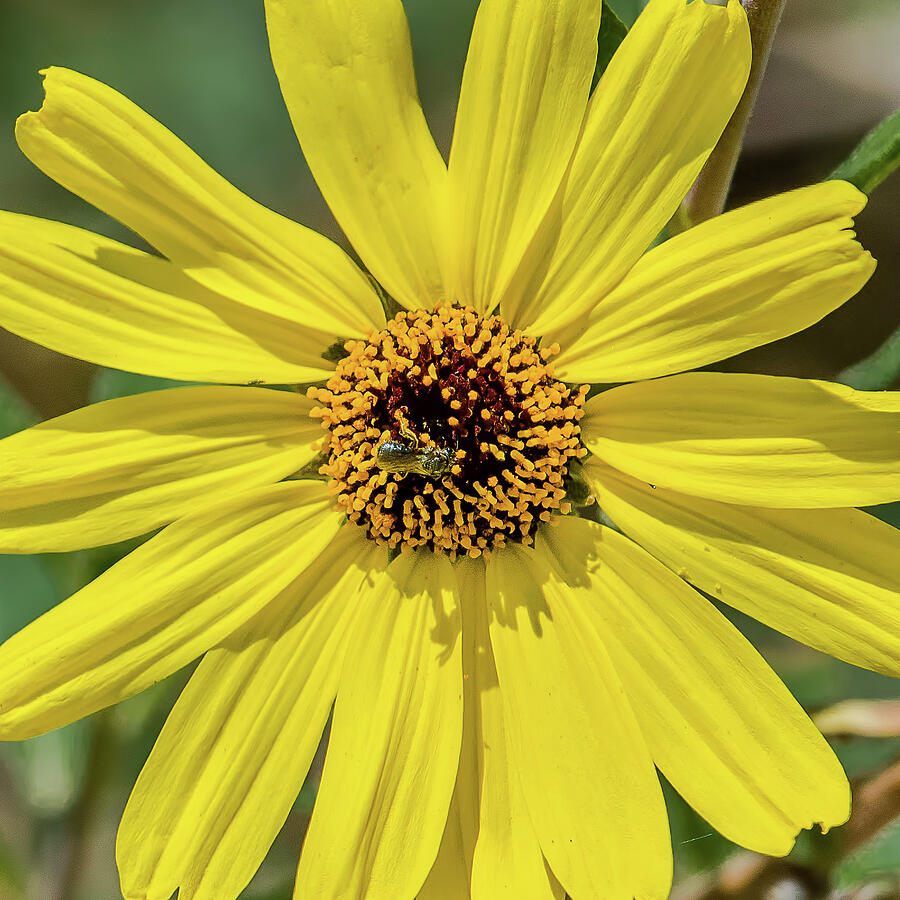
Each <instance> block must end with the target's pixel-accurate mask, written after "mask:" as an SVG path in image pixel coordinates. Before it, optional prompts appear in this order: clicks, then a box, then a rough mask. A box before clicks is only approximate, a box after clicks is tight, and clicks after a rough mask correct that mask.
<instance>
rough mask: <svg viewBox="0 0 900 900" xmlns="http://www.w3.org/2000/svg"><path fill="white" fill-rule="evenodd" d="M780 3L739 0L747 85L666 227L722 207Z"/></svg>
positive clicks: (701, 218)
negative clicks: (747, 51)
mask: <svg viewBox="0 0 900 900" xmlns="http://www.w3.org/2000/svg"><path fill="white" fill-rule="evenodd" d="M784 3H785V0H742V5H743V6H744V9H745V10H746V11H747V19H748V21H749V23H750V43H751V47H752V49H753V57H752V62H751V64H750V75H749V77H748V78H747V86H746V87H745V88H744V93H743V95H742V96H741V100H740V102H739V103H738V105H737V109H735V111H734V115H733V116H732V117H731V120H730V121H729V122H728V125H727V126H726V128H725V131H724V132H722V136H721V137H720V138H719V142H718V143H717V144H716V147H715V149H714V150H713V152H712V153H711V154H710V157H709V159H708V160H707V162H706V165H705V166H704V167H703V171H702V172H701V173H700V175H699V177H698V178H697V180H696V181H695V182H694V186H693V187H692V188H691V190H690V191H689V192H688V195H687V197H686V198H685V200H684V203H682V205H681V208H680V209H679V210H678V212H677V213H676V215H675V216H674V218H673V220H672V222H671V223H670V225H669V227H670V229H671V230H672V231H673V232H679V231H685V230H686V229H688V228H690V227H691V226H692V225H697V224H699V223H700V222H705V221H706V220H707V219H711V218H713V216H717V215H719V213H721V212H722V211H723V210H724V209H725V201H726V199H727V198H728V191H729V189H730V187H731V180H732V178H733V177H734V170H735V168H736V167H737V160H738V156H739V155H740V152H741V146H742V144H743V142H744V135H745V134H746V132H747V125H748V124H749V123H750V116H751V115H752V113H753V107H754V106H755V104H756V98H757V95H758V94H759V86H760V84H761V83H762V77H763V73H764V72H765V71H766V66H767V64H768V62H769V54H770V52H771V50H772V41H773V39H774V38H775V31H776V29H777V28H778V23H779V22H780V21H781V14H782V12H783V11H784Z"/></svg>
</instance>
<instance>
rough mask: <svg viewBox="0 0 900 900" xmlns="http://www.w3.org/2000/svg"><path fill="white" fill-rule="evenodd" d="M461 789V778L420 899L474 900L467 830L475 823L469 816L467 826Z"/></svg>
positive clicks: (419, 895)
mask: <svg viewBox="0 0 900 900" xmlns="http://www.w3.org/2000/svg"><path fill="white" fill-rule="evenodd" d="M463 741H464V742H465V737H463ZM460 789H461V788H460V782H459V777H458V776H457V782H456V789H455V790H454V793H453V799H452V801H451V802H450V812H449V813H448V814H447V824H446V826H445V827H444V836H443V837H442V838H441V846H440V847H439V848H438V854H437V859H435V861H434V865H433V866H432V867H431V871H430V872H429V873H428V877H427V878H426V879H425V884H423V885H422V889H421V890H420V891H419V893H418V894H416V900H471V897H472V893H471V890H470V886H469V882H470V875H469V868H470V866H471V864H472V861H471V851H470V850H469V849H468V848H467V847H466V845H465V843H464V835H463V829H464V828H465V829H466V830H467V831H468V830H470V826H471V825H474V824H475V823H474V822H472V823H470V822H469V819H468V817H466V819H465V824H463V816H462V814H461V812H460V809H459V802H458V800H457V794H458V792H459V791H460ZM463 789H464V790H467V791H468V790H474V786H473V785H467V786H466V788H463Z"/></svg>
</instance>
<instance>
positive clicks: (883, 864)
mask: <svg viewBox="0 0 900 900" xmlns="http://www.w3.org/2000/svg"><path fill="white" fill-rule="evenodd" d="M898 860H900V819H898V820H897V821H895V822H894V823H893V825H890V826H888V827H887V828H885V829H884V830H883V831H881V832H880V833H879V834H877V835H876V836H875V837H874V838H873V839H872V840H871V841H868V842H867V843H865V844H863V845H862V847H860V848H859V849H858V850H856V851H855V852H854V853H851V854H850V855H849V856H847V858H846V859H844V860H842V862H841V863H840V865H839V866H838V867H837V869H836V870H835V872H834V873H833V883H834V886H835V887H836V888H838V889H844V890H846V889H848V888H852V887H856V886H857V885H859V884H864V883H869V882H873V881H877V880H878V876H879V875H881V874H882V873H893V878H895V879H896V877H897V865H898ZM889 883H891V882H889ZM892 883H893V885H894V889H895V890H900V883H898V882H897V881H896V880H895V881H893V882H892ZM882 896H896V894H884V895H882Z"/></svg>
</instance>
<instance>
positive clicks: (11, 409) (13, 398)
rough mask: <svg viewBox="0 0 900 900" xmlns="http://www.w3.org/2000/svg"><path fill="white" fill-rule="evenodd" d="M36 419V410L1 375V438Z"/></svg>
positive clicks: (32, 422)
mask: <svg viewBox="0 0 900 900" xmlns="http://www.w3.org/2000/svg"><path fill="white" fill-rule="evenodd" d="M36 421H37V415H35V413H34V410H32V409H30V408H29V407H28V405H27V404H26V403H25V401H24V400H23V399H22V398H21V397H20V396H19V395H18V394H17V393H16V392H15V391H14V390H13V389H12V388H11V387H10V386H9V385H8V384H7V383H6V382H5V381H4V380H3V378H2V377H0V438H5V437H8V436H9V435H11V434H15V433H16V432H17V431H21V430H22V429H23V428H27V427H28V426H29V425H34V423H35V422H36Z"/></svg>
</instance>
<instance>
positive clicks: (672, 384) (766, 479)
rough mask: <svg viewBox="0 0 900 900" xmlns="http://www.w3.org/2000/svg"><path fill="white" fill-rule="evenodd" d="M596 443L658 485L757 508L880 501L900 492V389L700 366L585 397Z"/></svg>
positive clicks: (585, 425)
mask: <svg viewBox="0 0 900 900" xmlns="http://www.w3.org/2000/svg"><path fill="white" fill-rule="evenodd" d="M586 412H587V415H586V416H585V418H584V420H583V422H582V430H583V435H584V442H585V445H586V446H587V447H588V449H590V450H591V451H592V452H594V453H596V454H597V456H599V457H600V458H601V459H602V460H604V461H605V462H607V463H609V464H610V465H613V466H615V467H616V468H617V469H621V470H622V471H623V472H627V473H628V474H629V475H633V476H634V477H635V478H639V479H640V480H642V481H646V482H649V483H650V484H655V485H660V486H662V487H668V488H672V489H673V490H676V491H682V492H683V493H686V494H692V495H694V496H697V497H708V498H710V499H713V500H722V501H725V502H726V503H741V504H745V505H747V506H767V507H785V508H789V507H795V508H806V509H811V508H815V507H835V506H869V505H872V504H876V503H887V502H889V501H891V500H896V499H898V498H900V393H898V392H891V391H872V392H865V391H854V390H852V389H851V388H848V387H845V386H844V385H841V384H831V383H828V382H824V381H807V380H804V379H800V378H774V377H771V376H768V375H733V374H723V373H717V372H691V373H688V374H686V375H673V376H671V377H669V378H660V379H658V380H656V381H647V382H642V383H639V384H626V385H622V386H621V387H617V388H613V389H612V390H609V391H606V392H604V393H602V394H600V395H599V396H597V397H595V398H594V399H593V400H591V401H589V402H588V403H587V405H586Z"/></svg>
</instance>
